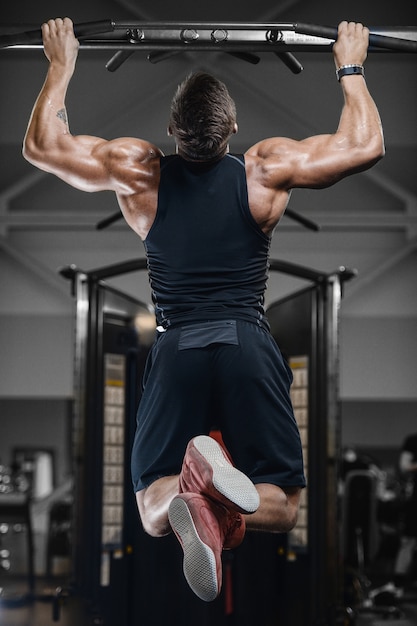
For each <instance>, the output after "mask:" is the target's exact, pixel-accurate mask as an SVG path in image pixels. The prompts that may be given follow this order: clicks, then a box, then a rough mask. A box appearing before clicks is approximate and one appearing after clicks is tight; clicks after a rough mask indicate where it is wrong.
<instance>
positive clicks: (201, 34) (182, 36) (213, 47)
mask: <svg viewBox="0 0 417 626" xmlns="http://www.w3.org/2000/svg"><path fill="white" fill-rule="evenodd" d="M4 28H6V29H7V27H4ZM89 28H91V31H89ZM74 30H75V32H76V34H77V36H78V37H79V38H80V40H81V41H80V47H81V48H87V49H114V48H116V49H118V50H128V49H132V46H134V47H135V48H136V49H141V50H144V51H147V52H151V51H157V50H171V51H185V50H187V51H220V50H221V51H224V52H261V51H274V52H276V51H277V50H278V51H279V50H280V49H281V50H282V49H283V48H285V49H286V50H306V49H309V50H314V51H317V50H320V49H321V50H323V49H324V50H328V49H329V48H331V46H332V44H333V42H334V39H335V38H336V36H337V30H336V29H335V28H333V27H326V26H315V25H311V24H293V23H274V22H272V23H262V24H261V23H259V24H258V23H252V24H248V23H243V22H232V23H230V22H229V23H223V24H222V23H214V22H213V23H207V22H182V23H181V24H178V23H173V22H137V21H132V22H128V23H124V22H123V23H121V22H114V21H112V20H107V21H102V22H90V23H86V24H78V25H77V24H76V25H75V26H74ZM119 31H122V33H120V32H119ZM38 47H42V38H41V31H40V30H39V29H37V30H34V31H26V32H24V33H14V34H12V35H0V48H25V49H27V48H38ZM370 49H372V50H373V51H375V50H379V51H387V50H390V51H397V52H417V27H414V26H413V27H404V28H395V27H378V28H375V29H373V30H372V32H371V36H370Z"/></svg>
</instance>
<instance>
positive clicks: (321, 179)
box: [254, 134, 361, 189]
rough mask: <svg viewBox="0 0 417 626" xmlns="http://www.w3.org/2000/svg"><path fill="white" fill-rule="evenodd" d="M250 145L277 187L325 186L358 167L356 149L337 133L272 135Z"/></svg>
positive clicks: (270, 180) (272, 184)
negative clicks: (290, 136)
mask: <svg viewBox="0 0 417 626" xmlns="http://www.w3.org/2000/svg"><path fill="white" fill-rule="evenodd" d="M254 148H255V150H256V151H257V153H258V156H259V157H261V159H262V160H263V162H264V170H265V172H266V174H267V176H268V179H269V182H270V184H271V186H273V187H277V188H286V189H292V188H297V187H308V188H312V189H314V188H317V189H319V188H324V187H329V186H331V185H333V184H334V183H336V182H337V181H339V180H341V179H342V178H344V177H345V176H348V175H349V174H353V173H354V172H356V171H360V169H361V162H360V159H359V158H358V154H357V153H356V151H355V150H353V149H352V148H351V147H350V146H347V145H345V143H344V139H343V137H342V136H338V135H337V134H333V135H315V136H313V137H309V138H307V139H303V140H301V141H297V140H293V139H287V138H277V139H273V138H272V139H267V140H265V141H263V142H260V143H259V144H257V146H254Z"/></svg>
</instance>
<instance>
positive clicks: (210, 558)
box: [168, 498, 218, 602]
mask: <svg viewBox="0 0 417 626" xmlns="http://www.w3.org/2000/svg"><path fill="white" fill-rule="evenodd" d="M168 517H169V522H170V524H171V526H172V528H173V530H174V532H175V533H176V535H177V536H178V538H179V540H180V543H181V545H182V549H183V551H184V561H183V571H184V576H185V579H186V581H187V583H188V584H189V586H190V587H191V589H192V590H193V592H194V593H195V594H196V595H197V596H198V597H199V598H200V599H201V600H204V601H205V602H211V601H212V600H214V599H215V598H216V597H217V595H218V580H217V570H216V558H215V556H214V553H213V551H212V550H211V548H209V547H208V546H207V545H206V544H205V543H203V542H202V541H201V539H200V537H199V536H198V533H197V530H196V527H195V525H194V522H193V518H192V517H191V513H190V511H189V509H188V507H187V504H186V502H184V500H182V499H181V498H174V499H173V500H172V502H171V504H170V506H169V510H168Z"/></svg>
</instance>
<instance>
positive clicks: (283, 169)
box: [248, 22, 384, 190]
mask: <svg viewBox="0 0 417 626" xmlns="http://www.w3.org/2000/svg"><path fill="white" fill-rule="evenodd" d="M368 42H369V30H368V29H367V28H366V27H363V26H362V24H354V23H349V24H348V23H347V22H342V23H341V24H340V25H339V28H338V38H337V41H336V42H335V44H334V46H333V55H334V62H335V65H336V68H339V67H340V66H342V65H352V64H354V65H363V63H364V61H365V59H366V56H367V48H368ZM340 85H341V87H342V89H343V96H344V105H343V108H342V111H341V115H340V120H339V125H338V128H337V130H336V132H334V133H333V134H327V135H316V136H312V137H309V138H307V139H304V140H302V141H295V140H291V139H286V138H271V139H267V140H264V141H262V142H260V143H259V144H256V145H255V146H253V148H251V149H250V150H249V151H248V154H250V155H252V156H254V157H255V158H256V157H257V158H258V159H259V160H260V162H261V163H262V171H263V172H264V174H263V175H264V181H263V183H264V184H265V185H266V186H268V187H270V188H275V189H277V190H279V189H281V190H283V189H287V190H289V189H292V188H296V187H309V188H323V187H329V186H330V185H333V184H334V183H336V182H337V181H339V180H341V179H342V178H344V177H346V176H349V175H351V174H355V173H357V172H361V171H364V170H366V169H368V168H370V167H372V166H373V165H374V164H375V163H376V162H377V161H378V160H379V159H381V158H382V157H383V156H384V139H383V132H382V125H381V120H380V117H379V113H378V109H377V107H376V105H375V102H374V100H373V98H372V96H371V95H370V93H369V91H368V88H367V85H366V82H365V79H364V77H363V76H362V75H360V74H357V75H346V76H343V77H342V78H341V79H340Z"/></svg>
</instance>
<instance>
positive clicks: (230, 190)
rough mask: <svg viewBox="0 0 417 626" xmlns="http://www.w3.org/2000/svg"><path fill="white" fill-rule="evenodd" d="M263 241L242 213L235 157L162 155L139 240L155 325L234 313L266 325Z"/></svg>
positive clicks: (242, 179)
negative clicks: (150, 217)
mask: <svg viewBox="0 0 417 626" xmlns="http://www.w3.org/2000/svg"><path fill="white" fill-rule="evenodd" d="M270 241H271V240H270V238H269V237H267V236H266V235H265V234H264V233H263V232H262V230H261V229H260V228H259V226H258V225H257V223H256V222H255V220H254V218H253V217H252V215H251V213H250V210H249V204H248V193H247V186H246V172H245V165H244V158H243V156H242V155H232V154H227V155H226V156H225V157H223V158H222V159H220V160H219V161H216V162H215V163H211V164H207V163H192V162H189V161H186V160H184V159H182V158H181V157H180V156H178V155H171V156H167V157H162V158H161V179H160V184H159V194H158V209H157V213H156V217H155V221H154V223H153V225H152V227H151V229H150V231H149V233H148V236H147V238H146V240H145V242H144V244H145V250H146V254H147V259H148V268H149V280H150V285H151V289H152V298H153V303H154V306H155V314H156V320H157V323H158V325H160V326H164V327H165V328H167V327H168V326H170V325H173V324H178V323H186V322H188V321H201V320H211V319H225V318H226V319H227V318H234V319H239V318H240V319H247V320H250V321H255V322H257V323H258V324H262V325H265V326H266V327H268V324H267V322H266V319H265V311H264V293H265V288H266V281H267V278H268V269H269V265H268V255H269V246H270Z"/></svg>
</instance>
